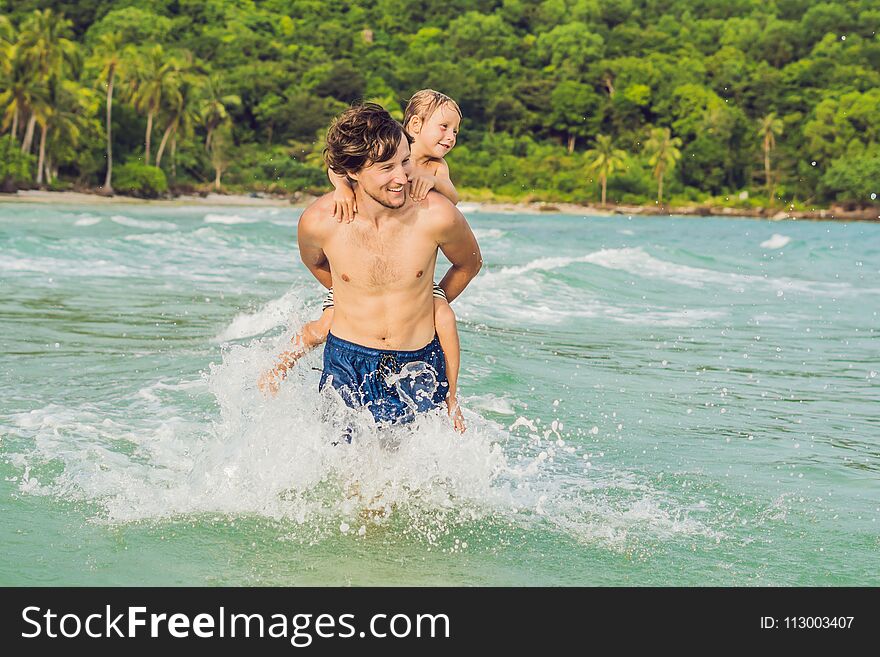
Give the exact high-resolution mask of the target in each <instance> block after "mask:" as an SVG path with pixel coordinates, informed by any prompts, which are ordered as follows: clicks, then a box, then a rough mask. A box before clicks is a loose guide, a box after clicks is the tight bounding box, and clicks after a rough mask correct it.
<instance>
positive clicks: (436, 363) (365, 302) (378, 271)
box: [298, 103, 482, 422]
mask: <svg viewBox="0 0 880 657" xmlns="http://www.w3.org/2000/svg"><path fill="white" fill-rule="evenodd" d="M325 157H326V160H327V164H328V165H329V166H330V167H331V169H333V170H334V171H335V172H337V173H340V174H344V175H346V176H348V177H349V178H350V179H351V180H352V181H354V182H356V183H357V184H356V185H355V186H354V187H355V196H356V207H357V208H358V214H357V215H356V217H355V220H354V221H353V222H351V223H345V222H343V223H339V222H336V221H332V220H330V219H329V217H330V216H331V215H332V214H333V206H334V203H333V195H332V194H326V195H324V196H322V197H321V198H319V199H318V200H316V201H315V202H314V203H312V205H310V206H309V207H308V208H307V209H306V210H305V212H303V214H302V216H301V217H300V220H299V227H298V240H299V249H300V257H301V258H302V260H303V263H305V265H306V266H307V267H308V268H309V270H310V271H311V272H312V274H313V275H314V276H315V278H317V279H318V281H319V282H320V283H321V284H322V285H324V286H325V287H328V288H329V287H332V288H333V292H334V304H335V311H334V314H333V319H332V324H331V326H330V332H329V334H328V336H327V342H326V345H325V347H324V373H323V375H322V377H321V387H322V388H324V387H325V386H327V385H332V386H333V387H334V388H335V389H336V390H337V391H339V393H340V395H341V396H342V398H343V399H344V400H345V402H346V403H347V404H348V405H349V406H353V407H358V406H365V407H367V408H368V409H369V410H370V412H371V413H372V415H373V417H374V418H375V419H376V420H377V421H392V422H400V421H408V420H411V419H412V418H413V413H414V412H415V411H425V410H428V409H430V408H432V407H437V406H439V405H440V404H441V403H443V402H444V401H445V402H447V403H454V401H455V400H454V399H453V400H447V399H446V397H447V392H448V389H449V384H448V381H447V380H446V372H445V364H444V355H443V350H442V348H441V346H440V344H439V341H438V340H437V337H436V334H435V329H434V302H433V296H432V287H433V281H434V267H435V265H436V262H437V249H438V248H439V249H440V250H442V251H443V254H444V255H445V256H446V257H447V258H448V259H449V261H450V263H452V266H451V267H450V269H449V271H447V272H446V275H445V276H444V277H443V280H442V281H441V282H440V287H442V288H443V290H444V291H445V293H446V297H447V299H448V300H449V301H452V300H453V299H455V298H456V297H457V296H458V295H459V294H461V292H462V290H464V288H465V287H466V286H467V284H468V283H469V282H470V281H471V279H473V277H474V276H476V274H477V272H478V271H479V270H480V266H481V265H482V258H481V256H480V248H479V246H478V245H477V241H476V239H475V238H474V235H473V233H472V232H471V229H470V227H469V226H468V224H467V221H466V220H465V218H464V216H463V215H462V214H461V212H459V211H458V210H457V209H456V208H455V206H454V205H453V204H452V203H451V202H450V201H449V200H447V199H446V198H445V197H444V196H442V195H441V194H439V193H436V192H431V193H429V194H428V196H427V197H426V198H425V199H424V200H423V201H421V202H419V203H415V202H414V201H413V200H412V199H411V198H410V196H409V181H408V174H409V172H410V151H409V141H408V139H407V136H406V134H405V133H404V131H403V128H402V127H401V125H400V124H399V123H397V122H396V121H395V120H394V119H392V118H391V116H390V115H389V114H388V112H386V111H385V110H384V109H383V108H382V107H380V106H379V105H376V104H373V103H367V104H364V105H361V106H359V107H354V108H352V109H350V110H348V111H346V112H344V113H343V114H342V115H341V116H340V117H339V118H338V119H337V121H336V122H335V123H334V124H333V125H332V126H331V128H330V130H329V131H328V133H327V148H326V150H325ZM426 374H427V379H428V381H427V382H426V380H425V379H426Z"/></svg>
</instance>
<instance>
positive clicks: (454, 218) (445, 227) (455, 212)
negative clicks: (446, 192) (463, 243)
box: [419, 190, 467, 244]
mask: <svg viewBox="0 0 880 657" xmlns="http://www.w3.org/2000/svg"><path fill="white" fill-rule="evenodd" d="M419 221H420V222H422V223H423V225H424V226H425V227H426V228H427V229H428V230H429V231H430V232H431V234H432V235H433V236H434V237H435V239H436V240H437V243H438V244H442V243H443V242H445V241H446V240H447V239H448V237H449V235H450V234H452V233H455V232H456V231H457V230H459V229H460V227H461V225H462V224H466V223H467V220H466V219H465V218H464V215H462V214H461V212H460V211H459V209H458V208H457V207H455V204H454V203H453V202H452V201H450V200H449V199H448V198H446V197H445V196H443V194H441V193H440V192H435V191H433V190H432V191H430V192H428V195H427V196H426V197H425V199H424V200H423V201H422V202H421V203H420V204H419Z"/></svg>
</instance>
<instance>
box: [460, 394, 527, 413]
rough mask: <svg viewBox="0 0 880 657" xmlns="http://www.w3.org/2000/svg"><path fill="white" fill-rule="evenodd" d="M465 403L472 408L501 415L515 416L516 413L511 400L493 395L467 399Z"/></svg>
mask: <svg viewBox="0 0 880 657" xmlns="http://www.w3.org/2000/svg"><path fill="white" fill-rule="evenodd" d="M463 403H464V404H466V405H467V406H468V407H470V408H473V409H476V410H481V411H489V412H490V413H498V414H499V415H513V414H514V413H515V412H516V410H515V409H514V407H513V402H511V400H509V399H507V398H506V397H499V396H498V395H493V394H491V393H487V394H485V395H473V396H471V397H466V398H465V399H464V402H463Z"/></svg>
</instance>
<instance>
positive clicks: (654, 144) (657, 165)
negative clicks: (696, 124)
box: [644, 128, 681, 205]
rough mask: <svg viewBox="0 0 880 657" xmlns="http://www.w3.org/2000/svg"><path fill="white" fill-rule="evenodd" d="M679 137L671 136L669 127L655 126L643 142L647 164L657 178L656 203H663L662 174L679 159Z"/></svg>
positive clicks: (670, 168)
mask: <svg viewBox="0 0 880 657" xmlns="http://www.w3.org/2000/svg"><path fill="white" fill-rule="evenodd" d="M679 146H681V139H679V138H678V137H673V136H672V131H671V130H670V129H669V128H655V129H653V130H651V136H650V137H649V138H648V141H646V142H645V147H644V152H645V153H647V154H648V156H649V157H648V164H650V165H651V166H652V167H654V172H653V173H654V177H655V178H656V179H657V205H663V176H665V175H666V173H667V172H668V171H671V170H672V169H673V168H674V167H675V163H676V162H678V160H680V159H681V151H680V150H678V147H679Z"/></svg>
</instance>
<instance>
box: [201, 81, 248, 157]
mask: <svg viewBox="0 0 880 657" xmlns="http://www.w3.org/2000/svg"><path fill="white" fill-rule="evenodd" d="M239 105H241V98H239V97H238V96H236V95H235V94H224V93H223V80H222V79H221V78H220V77H219V76H217V75H212V76H210V77H209V78H208V79H207V80H206V84H205V87H204V97H203V101H202V107H201V115H202V124H203V125H204V126H205V131H206V132H207V136H206V137H205V148H206V149H207V150H208V151H209V152H210V151H211V140H212V138H213V135H214V131H215V130H216V129H217V128H218V127H220V125H222V124H224V123H226V122H227V121H228V120H229V108H230V107H238V106H239Z"/></svg>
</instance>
